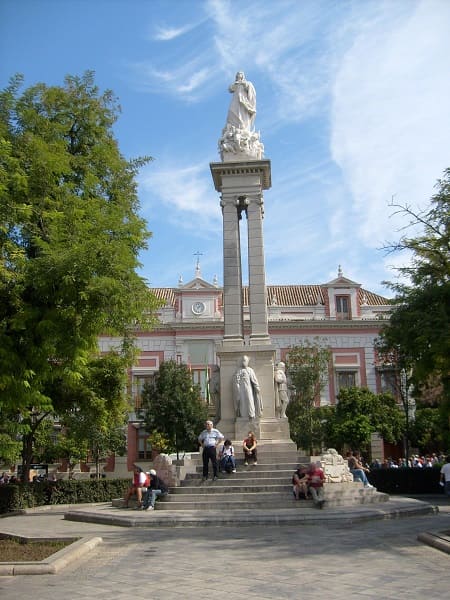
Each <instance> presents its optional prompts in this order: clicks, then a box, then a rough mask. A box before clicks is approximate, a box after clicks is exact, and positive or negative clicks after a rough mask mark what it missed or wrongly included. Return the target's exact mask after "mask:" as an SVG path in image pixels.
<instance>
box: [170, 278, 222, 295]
mask: <svg viewBox="0 0 450 600" xmlns="http://www.w3.org/2000/svg"><path fill="white" fill-rule="evenodd" d="M178 289H179V290H180V291H183V292H184V291H190V290H193V291H194V290H195V291H196V290H215V291H217V285H213V284H212V283H208V282H207V281H205V280H204V279H202V278H201V277H195V278H194V279H192V281H188V283H184V284H182V285H180V286H179V287H178Z"/></svg>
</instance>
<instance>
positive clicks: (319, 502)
mask: <svg viewBox="0 0 450 600" xmlns="http://www.w3.org/2000/svg"><path fill="white" fill-rule="evenodd" d="M324 481H325V474H324V472H323V470H322V468H321V466H320V462H319V463H315V462H312V463H311V464H310V465H309V469H308V491H309V492H310V494H311V496H312V499H313V502H314V506H316V507H317V508H323V505H324V503H325V498H324V490H323V483H324Z"/></svg>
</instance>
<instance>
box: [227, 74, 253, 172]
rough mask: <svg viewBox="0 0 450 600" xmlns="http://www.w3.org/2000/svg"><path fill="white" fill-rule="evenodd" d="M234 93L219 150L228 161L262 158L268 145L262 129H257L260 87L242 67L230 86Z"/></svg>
mask: <svg viewBox="0 0 450 600" xmlns="http://www.w3.org/2000/svg"><path fill="white" fill-rule="evenodd" d="M229 91H230V92H231V93H232V94H233V97H232V98H231V102H230V107H229V109H228V114H227V122H226V125H225V127H224V128H223V130H222V137H221V138H220V140H219V153H220V156H221V158H222V160H223V161H224V162H228V161H236V160H240V159H241V158H242V159H244V160H248V159H249V158H250V159H255V160H260V159H261V158H262V156H263V152H264V146H263V144H262V143H261V141H260V135H259V132H256V131H255V130H254V122H255V117H256V91H255V88H254V86H253V84H252V83H251V82H250V81H247V80H246V79H245V75H244V73H243V72H242V71H238V73H236V79H235V81H234V83H232V84H231V85H230V87H229Z"/></svg>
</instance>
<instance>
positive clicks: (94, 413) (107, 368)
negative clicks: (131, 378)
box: [59, 352, 129, 477]
mask: <svg viewBox="0 0 450 600" xmlns="http://www.w3.org/2000/svg"><path fill="white" fill-rule="evenodd" d="M128 363H129V358H128V356H126V355H121V354H120V353H118V352H109V353H108V354H105V355H103V356H98V357H95V358H93V359H92V360H91V361H89V363H88V366H87V369H86V377H85V378H84V380H83V382H82V384H78V385H76V386H73V387H71V388H68V389H66V390H64V391H61V395H62V394H65V395H66V397H67V403H66V406H67V410H66V411H65V412H64V413H62V414H60V415H59V418H60V422H61V424H62V425H63V426H64V434H63V436H62V438H63V443H64V444H66V446H67V448H70V449H76V448H79V449H80V452H81V454H77V456H76V458H77V460H90V461H91V462H94V463H95V469H96V475H97V477H98V476H99V472H100V468H99V467H100V461H101V460H102V459H104V458H106V457H107V456H108V455H109V454H111V453H113V452H114V453H118V454H124V452H125V449H126V439H125V433H124V429H125V426H126V422H127V417H128V405H129V401H128V400H129V399H128V396H127V393H126V383H127V373H126V366H127V364H128ZM72 454H73V450H72Z"/></svg>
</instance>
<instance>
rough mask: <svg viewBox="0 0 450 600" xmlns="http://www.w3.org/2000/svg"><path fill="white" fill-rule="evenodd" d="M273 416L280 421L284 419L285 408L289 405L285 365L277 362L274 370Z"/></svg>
mask: <svg viewBox="0 0 450 600" xmlns="http://www.w3.org/2000/svg"><path fill="white" fill-rule="evenodd" d="M274 379H275V384H276V385H275V414H276V415H277V417H279V418H280V419H283V418H285V417H286V408H287V405H288V404H289V394H288V385H287V377H286V365H285V364H284V362H279V363H278V364H277V366H276V368H275V373H274Z"/></svg>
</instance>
